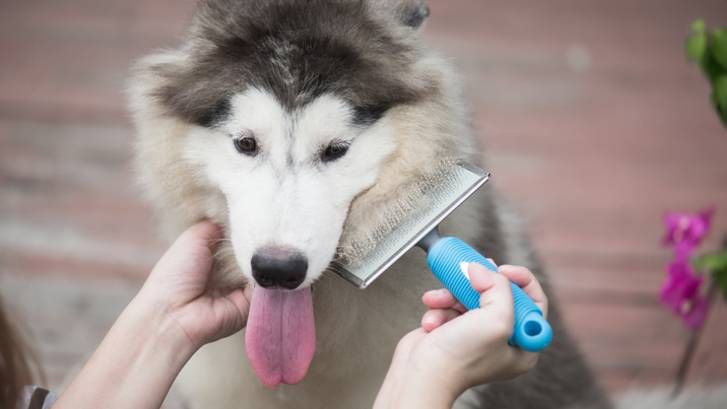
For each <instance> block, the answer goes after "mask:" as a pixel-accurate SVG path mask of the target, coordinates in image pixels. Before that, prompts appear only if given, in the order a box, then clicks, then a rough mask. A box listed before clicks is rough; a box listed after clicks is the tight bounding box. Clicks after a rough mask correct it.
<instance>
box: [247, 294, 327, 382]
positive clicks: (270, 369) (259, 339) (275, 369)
mask: <svg viewBox="0 0 727 409" xmlns="http://www.w3.org/2000/svg"><path fill="white" fill-rule="evenodd" d="M315 348H316V330H315V322H314V320H313V299H312V297H311V291H310V287H308V288H304V289H302V290H296V291H288V290H278V289H274V290H268V289H265V288H262V287H260V286H255V288H254V289H253V292H252V304H251V305H250V315H249V316H248V319H247V329H246V330H245V350H246V351H247V357H248V359H249V360H250V364H251V365H252V368H253V369H254V370H255V373H256V374H257V376H258V378H260V380H261V381H262V383H263V384H265V385H266V386H269V387H275V386H277V385H278V384H280V383H288V384H293V383H298V382H300V381H301V380H303V377H304V376H305V374H306V372H308V367H309V366H310V362H311V360H312V359H313V353H314V352H315Z"/></svg>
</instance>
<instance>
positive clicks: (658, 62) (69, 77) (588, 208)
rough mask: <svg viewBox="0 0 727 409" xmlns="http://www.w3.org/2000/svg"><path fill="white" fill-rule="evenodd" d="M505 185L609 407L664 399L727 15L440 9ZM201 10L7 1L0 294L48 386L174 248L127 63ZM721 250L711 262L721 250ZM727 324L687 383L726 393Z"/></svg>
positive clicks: (538, 4)
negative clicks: (134, 118)
mask: <svg viewBox="0 0 727 409" xmlns="http://www.w3.org/2000/svg"><path fill="white" fill-rule="evenodd" d="M430 3H431V4H430V6H431V8H432V18H431V19H430V21H429V22H428V23H427V27H426V29H425V35H426V38H427V40H428V41H429V42H430V43H431V44H432V46H434V47H436V48H438V49H440V50H442V52H443V53H445V54H447V55H449V56H451V58H452V60H453V62H454V63H455V64H456V65H457V66H458V68H459V69H460V70H461V71H462V73H463V79H464V82H465V85H466V87H465V90H466V96H467V98H468V100H469V101H471V106H472V110H473V116H474V121H475V125H476V127H477V130H478V132H479V134H480V135H481V136H482V140H483V144H484V146H485V147H486V150H487V152H488V157H489V162H488V166H489V167H490V168H491V170H492V171H493V172H494V174H495V179H494V181H495V183H496V184H497V185H498V186H499V188H500V189H502V190H503V191H505V192H506V193H507V195H508V196H510V197H511V198H512V199H513V201H514V202H515V203H516V205H517V207H518V208H519V209H520V210H521V212H522V213H523V214H524V215H525V217H526V218H527V219H528V221H529V227H530V232H531V233H532V236H533V238H534V243H535V245H536V247H537V248H538V250H539V251H540V253H541V254H542V256H543V258H544V260H545V261H546V264H547V265H548V269H549V271H550V272H551V276H552V281H553V283H554V284H555V294H554V296H557V298H558V299H559V300H560V301H561V303H562V305H563V308H564V312H565V316H566V319H567V321H568V323H569V324H570V325H571V327H572V328H573V331H574V334H575V336H576V337H577V339H578V340H579V341H580V345H581V347H582V349H583V351H584V353H585V354H586V356H587V357H588V358H589V359H590V361H591V362H592V363H593V365H594V367H595V368H596V370H597V372H598V374H599V376H600V377H601V380H602V381H603V382H604V384H605V385H606V386H607V387H608V388H609V390H611V391H614V392H618V391H623V390H625V389H628V388H632V387H635V386H651V385H664V384H668V383H669V382H670V381H671V379H672V376H673V373H674V371H675V369H676V365H677V361H678V358H679V356H680V354H681V351H682V348H683V347H684V343H685V342H686V340H687V339H688V333H687V331H686V330H685V329H684V328H683V327H682V325H681V324H680V323H679V322H678V321H677V320H675V319H674V318H673V317H671V316H670V314H669V313H668V311H666V310H665V309H664V308H663V307H662V306H661V305H659V303H658V300H657V297H656V295H657V292H658V288H659V286H660V284H661V281H662V278H663V271H662V270H663V265H664V263H665V262H666V261H667V260H668V257H669V254H668V252H667V251H666V250H664V249H663V248H661V247H660V244H659V240H660V236H661V234H662V226H661V223H660V217H661V215H662V214H663V213H664V212H665V211H667V210H669V209H698V208H700V207H703V206H706V205H708V204H712V203H715V204H717V208H718V212H717V226H716V230H717V231H719V232H725V231H727V206H726V205H725V203H727V189H725V187H726V185H725V183H726V182H727V161H725V159H724V158H726V157H727V132H725V130H724V128H723V127H722V126H721V125H720V124H719V122H718V120H717V118H716V116H715V115H714V113H713V112H712V111H711V107H710V105H709V102H708V92H709V90H708V87H707V84H706V82H705V81H704V79H703V78H702V77H701V74H700V73H699V72H698V71H697V70H696V69H695V67H693V66H691V65H689V64H688V63H686V62H685V60H684V57H683V52H682V47H681V44H682V42H683V39H684V36H685V34H686V31H687V25H688V22H689V21H691V20H692V19H693V18H696V17H700V16H704V17H706V18H707V20H708V23H711V24H720V23H723V22H724V21H726V18H727V5H725V3H724V2H723V1H720V0H709V1H706V0H704V1H703V0H699V1H689V2H685V1H680V0H643V1H639V2H634V1H631V0H616V1H608V2H603V1H595V0H589V1H584V0H550V1H534V0H507V1H505V0H498V1H482V0H459V1H457V2H430ZM193 8H194V2H193V1H191V0H186V1H178V0H174V1H173V0H153V1H141V0H133V1H120V0H114V1H103V2H98V1H91V0H62V1H33V2H29V1H22V0H5V1H3V2H2V3H0V55H2V56H3V57H2V58H1V59H0V286H1V287H0V293H1V294H2V296H3V297H4V299H5V301H6V304H8V306H9V308H10V309H11V311H12V312H13V314H14V315H15V316H16V317H17V318H18V320H19V321H21V322H23V323H24V325H25V326H26V327H27V328H28V329H29V331H30V332H31V333H32V335H33V338H34V339H35V343H36V345H37V347H38V349H39V350H40V353H41V356H42V358H43V360H44V362H45V364H46V366H47V368H48V375H49V378H50V383H51V385H58V384H59V383H60V382H61V381H62V378H63V375H64V373H66V371H67V370H68V369H69V367H72V366H73V365H75V364H76V363H77V362H78V361H79V360H81V359H82V357H84V356H85V355H86V354H88V353H89V352H90V351H91V350H92V349H93V347H94V345H95V344H96V343H97V342H98V340H99V339H100V338H101V337H102V335H103V333H104V331H105V330H106V329H107V328H108V326H109V325H110V324H111V322H112V321H113V319H114V317H115V316H116V314H118V312H119V311H121V309H122V308H123V306H124V304H125V303H126V302H127V301H128V299H129V298H130V297H131V296H132V295H133V293H134V291H135V289H136V288H137V287H138V285H139V283H140V281H141V279H142V278H143V276H144V274H145V272H146V271H148V268H149V267H150V266H151V265H152V263H153V262H154V260H155V258H156V257H157V256H158V255H159V254H160V252H161V251H162V250H163V243H162V242H161V241H160V240H158V239H157V238H156V235H155V229H154V227H153V225H152V224H153V219H152V216H151V213H150V211H149V209H148V208H147V207H146V206H145V205H144V204H143V203H142V202H141V201H140V200H139V195H138V192H137V191H136V189H135V187H134V181H133V175H132V173H131V168H130V164H129V159H130V157H131V144H132V134H133V133H132V130H131V129H130V126H129V121H128V115H127V113H126V109H125V100H124V93H123V92H124V87H125V80H126V77H127V75H128V70H129V67H130V65H131V63H132V61H133V60H134V59H135V58H137V57H139V56H142V55H144V54H147V53H149V52H150V51H152V50H154V49H156V48H159V47H166V46H174V45H175V44H176V42H177V40H178V38H179V37H180V36H181V35H182V34H183V29H184V27H185V25H186V24H187V22H188V21H189V18H190V16H191V13H192V10H193ZM716 243H717V237H713V238H712V239H711V241H710V242H708V243H707V246H714V245H716ZM725 319H727V308H725V306H724V305H718V306H717V307H716V308H715V309H714V310H713V311H712V314H711V315H710V318H709V321H708V323H707V326H706V328H705V332H704V336H703V338H702V341H701V343H700V346H699V348H698V350H697V353H696V355H695V361H694V366H693V367H692V368H691V371H690V381H691V382H692V383H706V384H713V383H720V382H725V381H727V355H725V354H724V353H722V351H721V349H723V348H724V345H725V342H727V327H726V326H725V325H724V322H725Z"/></svg>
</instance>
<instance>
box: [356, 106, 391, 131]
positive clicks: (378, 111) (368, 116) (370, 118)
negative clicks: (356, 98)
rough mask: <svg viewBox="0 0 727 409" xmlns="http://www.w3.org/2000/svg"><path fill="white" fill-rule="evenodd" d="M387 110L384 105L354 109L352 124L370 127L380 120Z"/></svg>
mask: <svg viewBox="0 0 727 409" xmlns="http://www.w3.org/2000/svg"><path fill="white" fill-rule="evenodd" d="M388 110H389V107H388V106H386V105H377V106H363V107H355V108H354V109H353V124H354V125H357V126H360V127H366V126H371V125H373V124H374V123H376V121H378V120H379V119H381V117H382V116H384V114H385V113H386V111H388Z"/></svg>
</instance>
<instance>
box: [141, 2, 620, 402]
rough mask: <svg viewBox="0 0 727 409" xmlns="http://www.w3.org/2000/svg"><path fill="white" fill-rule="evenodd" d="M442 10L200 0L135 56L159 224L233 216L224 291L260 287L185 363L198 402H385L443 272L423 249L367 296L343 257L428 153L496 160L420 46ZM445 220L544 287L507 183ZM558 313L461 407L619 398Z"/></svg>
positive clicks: (223, 258)
mask: <svg viewBox="0 0 727 409" xmlns="http://www.w3.org/2000/svg"><path fill="white" fill-rule="evenodd" d="M428 15H429V10H428V8H427V7H426V5H425V4H424V3H423V2H422V1H418V0H391V1H387V0H308V1H304V0H204V1H201V2H200V4H199V9H198V12H197V14H196V16H195V17H194V20H193V22H192V24H191V28H190V30H189V32H188V34H187V36H186V38H185V39H184V41H183V44H182V45H181V46H180V47H178V48H176V49H172V50H164V51H160V52H158V53H156V54H153V55H151V56H149V57H146V58H144V59H142V60H141V61H140V62H139V63H138V64H137V65H136V66H135V68H134V70H133V75H132V80H131V85H130V101H131V102H130V105H131V110H132V113H133V119H134V123H135V126H136V128H137V135H138V137H137V144H136V156H135V158H136V159H135V161H136V167H137V170H138V175H139V179H140V181H141V184H142V185H143V187H144V188H145V192H146V193H147V196H148V198H149V200H150V201H151V202H152V203H153V205H154V206H155V208H156V209H157V210H158V212H157V214H158V215H159V218H160V219H161V225H162V226H163V230H164V231H165V232H166V233H167V234H170V235H172V234H175V233H178V232H179V231H181V230H182V229H183V228H185V227H186V226H188V225H190V224H192V223H194V222H196V221H198V220H200V219H204V218H206V219H210V220H212V221H214V222H216V223H218V224H220V225H221V226H223V228H224V231H225V240H223V241H222V242H221V243H220V246H219V250H218V253H217V254H216V261H215V270H214V273H213V274H214V276H213V279H212V282H213V284H214V285H213V286H212V288H210V291H218V290H224V289H226V288H234V287H240V286H244V285H246V283H247V284H248V285H250V286H252V287H253V288H254V290H253V295H252V301H251V304H252V310H253V311H251V315H250V319H249V322H248V326H247V328H246V330H245V333H244V335H243V334H242V333H241V334H238V335H235V336H232V337H230V338H227V339H225V340H222V341H218V342H216V343H214V344H211V345H208V346H206V347H204V348H203V349H201V350H200V351H199V352H198V353H197V354H196V355H195V356H194V357H193V359H192V360H191V361H190V363H189V364H188V365H187V367H186V368H185V370H184V371H183V372H182V374H181V375H180V377H179V379H178V382H177V387H178V390H179V392H180V394H181V395H182V396H183V397H184V399H185V400H186V401H187V402H188V405H189V407H191V408H193V409H198V408H218V409H244V408H255V409H260V408H366V407H371V405H372V403H373V400H374V398H375V396H376V393H377V391H378V388H379V387H380V385H381V383H382V381H383V377H384V374H385V373H386V370H387V368H388V364H389V362H390V359H391V356H392V353H393V351H394V348H395V346H396V344H397V341H398V340H399V339H400V338H401V337H402V336H403V335H404V334H405V333H406V332H408V331H409V330H411V329H413V328H416V327H417V326H418V325H419V318H420V316H421V308H420V307H419V303H420V301H419V299H420V296H421V294H422V293H423V292H424V291H425V290H427V289H431V288H436V287H438V284H437V282H436V281H435V280H434V279H433V278H432V276H431V274H430V273H428V272H427V267H426V265H425V263H424V257H422V255H421V254H416V253H415V251H412V252H410V253H413V254H407V255H406V256H404V257H403V258H402V259H401V260H399V261H398V262H397V263H396V264H395V265H394V266H393V267H392V268H390V269H389V271H387V272H386V274H384V275H383V277H382V278H380V279H379V280H377V281H376V282H375V283H374V284H373V285H371V286H370V287H369V288H368V289H366V290H365V291H362V290H359V289H356V288H354V287H353V286H351V285H350V284H348V283H347V282H345V281H344V280H342V279H341V278H339V277H337V276H336V275H335V274H334V273H332V272H331V271H330V270H329V265H330V263H331V262H332V261H333V260H334V258H335V257H336V255H337V251H338V249H341V248H345V247H346V246H347V245H349V244H351V243H355V242H356V241H357V240H359V239H360V238H361V237H370V236H371V235H372V234H375V232H376V229H378V228H379V226H380V225H381V224H382V223H385V220H383V219H382V217H383V216H382V215H384V214H386V210H387V209H390V208H391V207H392V206H396V205H397V204H398V203H400V202H401V201H402V200H405V199H406V198H402V197H401V192H403V191H406V187H407V186H410V185H411V184H412V183H413V181H415V180H418V179H419V178H421V177H422V176H423V175H425V174H426V172H427V171H430V170H431V169H430V167H431V165H432V164H433V163H436V162H437V161H438V160H440V159H441V158H458V159H465V160H468V161H471V162H474V163H479V164H481V165H485V164H484V163H483V160H482V154H481V151H480V148H479V147H478V144H477V143H476V139H475V137H474V136H473V133H472V130H471V129H470V126H469V118H468V113H467V110H466V106H465V104H464V102H463V101H464V99H463V97H462V95H461V94H462V93H461V87H460V83H459V80H458V78H457V76H456V74H455V72H454V70H453V69H452V68H451V67H450V65H449V63H448V62H447V61H446V60H445V59H444V58H443V57H441V56H439V55H438V54H437V53H436V52H434V51H432V50H430V49H429V48H427V47H426V46H425V45H424V44H423V43H422V41H421V39H420V31H421V28H422V26H423V23H424V21H425V20H426V18H427V16H428ZM442 230H443V231H444V232H445V233H446V232H450V233H454V234H456V235H457V236H459V237H462V238H463V239H465V240H467V241H468V242H470V243H473V244H474V245H475V247H477V248H478V250H481V251H483V252H484V254H487V255H488V256H489V257H492V258H493V259H494V260H495V262H497V263H500V264H502V263H509V264H520V265H525V266H528V267H530V268H531V269H532V270H533V271H534V272H535V273H536V275H537V276H538V277H539V279H540V280H541V281H542V283H543V285H544V287H545V288H546V291H547V288H548V282H547V279H546V277H544V276H543V274H542V269H541V268H540V266H539V264H538V262H537V260H536V257H535V255H534V253H533V252H532V251H531V248H530V245H529V243H528V241H527V240H526V238H525V237H524V235H523V234H522V233H521V230H520V227H519V224H518V222H517V218H516V217H515V215H514V214H513V213H512V212H511V211H510V210H509V208H508V206H507V204H506V203H505V202H504V200H503V199H502V198H501V197H500V196H499V195H498V193H497V192H496V190H495V189H493V188H492V187H487V188H486V189H483V190H482V192H481V193H478V194H477V195H476V196H475V197H473V198H471V199H470V200H468V201H467V202H466V203H465V204H464V205H463V206H462V207H461V208H460V209H458V210H457V211H456V212H455V213H454V214H453V215H452V216H451V217H449V218H448V220H447V221H446V222H445V223H444V225H443V226H442ZM311 289H312V290H311ZM551 299H552V294H551ZM552 301H553V304H555V303H554V300H552ZM255 311H258V312H259V313H256V312H255ZM260 311H261V312H260ZM271 311H272V312H271ZM283 313H289V314H290V315H289V316H290V317H293V318H292V319H289V320H287V321H285V320H281V319H280V318H279V317H280V316H281V315H283ZM549 320H550V322H551V323H552V325H553V328H554V332H555V338H554V342H553V344H552V346H551V347H550V348H549V349H548V350H547V351H545V352H543V353H542V354H541V355H540V357H539V362H538V364H537V365H536V367H535V368H534V369H533V370H532V371H531V372H529V373H528V374H526V375H524V376H521V377H519V378H518V379H516V380H512V381H508V382H501V383H495V384H490V385H484V386H481V387H477V388H473V389H471V390H469V391H467V392H466V393H465V394H463V395H462V396H461V397H460V398H459V400H458V401H457V404H456V407H457V408H466V407H471V408H475V407H496V408H543V409H548V408H570V407H579V408H594V409H596V408H598V409H606V408H609V407H611V404H610V402H609V401H608V399H607V398H606V397H605V395H604V393H603V392H602V390H601V389H600V388H599V386H598V385H597V383H596V381H595V380H594V377H593V375H592V374H591V372H590V370H589V369H588V367H587V366H586V364H585V363H584V361H583V359H582V357H581V355H580V354H579V352H578V349H577V347H576V346H575V344H574V343H573V341H572V340H571V338H570V337H569V335H568V333H567V331H566V329H565V328H564V327H563V324H562V322H561V318H560V314H559V312H558V308H557V304H556V305H553V307H552V308H551V312H550V316H549ZM290 321H295V322H293V323H291V322H290ZM266 348H267V349H266ZM244 350H246V351H247V354H245V353H244V352H243V351H244ZM270 351H273V352H270ZM271 387H274V388H271Z"/></svg>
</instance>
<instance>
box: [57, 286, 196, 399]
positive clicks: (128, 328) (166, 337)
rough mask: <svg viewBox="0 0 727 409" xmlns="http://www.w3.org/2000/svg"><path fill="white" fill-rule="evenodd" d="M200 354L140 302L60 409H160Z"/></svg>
mask: <svg viewBox="0 0 727 409" xmlns="http://www.w3.org/2000/svg"><path fill="white" fill-rule="evenodd" d="M193 352H194V348H193V347H192V346H191V343H190V342H189V341H188V340H187V339H186V337H185V336H184V334H183V332H182V331H181V330H180V329H179V328H177V327H175V323H174V322H172V321H171V320H168V319H165V317H164V316H163V315H162V314H161V313H160V312H158V311H154V309H153V308H150V307H149V306H147V305H145V304H144V303H143V302H140V301H138V300H135V301H132V303H131V304H129V306H128V307H127V308H126V310H124V312H123V313H122V315H121V316H120V317H119V319H118V320H117V321H116V323H115V324H114V325H113V327H112V328H111V330H110V331H109V333H108V334H107V335H106V337H105V338H104V340H103V342H102V343H101V345H100V346H99V347H98V349H97V350H96V351H95V352H94V354H93V356H92V357H91V359H90V360H89V361H88V363H86V365H85V366H84V368H83V369H82V370H81V373H80V374H79V375H78V376H77V377H76V378H75V379H74V381H73V382H72V383H71V385H70V386H69V387H68V388H67V389H66V391H65V392H64V393H63V394H62V395H61V397H60V399H59V400H58V402H57V403H56V404H55V405H54V406H53V408H54V409H85V408H89V409H91V408H94V409H95V408H99V407H103V408H111V409H122V408H123V409H125V408H129V409H131V408H133V409H157V408H159V407H160V405H161V403H162V401H163V400H164V398H165V396H166V394H167V392H168V391H169V388H170V387H171V385H172V383H173V382H174V379H175V378H176V376H177V374H178V373H179V371H180V370H181V368H182V366H184V364H185V363H186V362H187V360H188V359H189V357H190V356H191V354H192V353H193Z"/></svg>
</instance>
